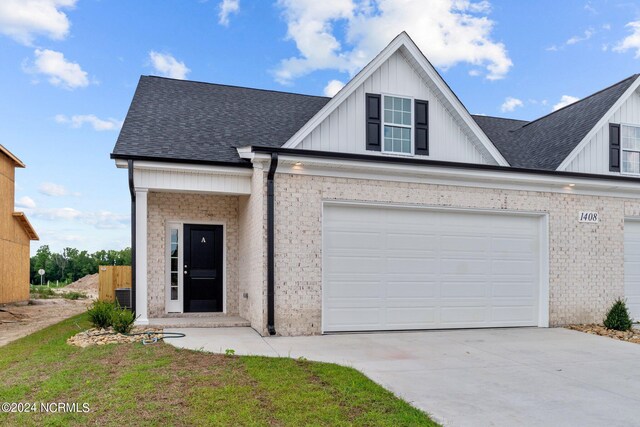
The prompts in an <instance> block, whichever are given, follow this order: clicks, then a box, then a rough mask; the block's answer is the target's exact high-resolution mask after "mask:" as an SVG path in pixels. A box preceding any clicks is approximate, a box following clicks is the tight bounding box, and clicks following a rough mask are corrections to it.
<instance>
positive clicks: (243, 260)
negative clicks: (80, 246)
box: [133, 162, 266, 333]
mask: <svg viewBox="0 0 640 427" xmlns="http://www.w3.org/2000/svg"><path fill="white" fill-rule="evenodd" d="M133 171H134V179H133V182H134V188H135V243H134V245H135V248H136V254H135V257H136V260H135V263H136V268H135V272H136V280H135V283H136V290H135V307H136V314H137V315H138V319H137V324H140V325H150V326H154V327H161V328H172V327H176V328H194V327H195V328H219V327H246V326H251V327H253V328H254V329H256V330H257V331H259V332H261V333H263V332H264V330H265V328H266V318H265V307H266V301H265V293H264V291H263V286H264V277H266V274H265V271H264V267H263V263H262V254H263V246H264V242H263V239H262V238H261V237H262V236H263V233H262V229H263V224H262V222H261V221H260V219H262V218H263V214H262V209H263V203H262V191H256V194H255V195H254V194H252V191H251V190H252V183H253V181H254V179H258V180H259V178H260V177H261V175H262V170H261V169H260V170H253V169H248V168H242V169H239V168H238V169H233V170H232V169H228V168H218V167H215V166H193V167H192V166H191V165H189V166H186V165H175V164H158V163H152V162H137V163H134V168H133Z"/></svg>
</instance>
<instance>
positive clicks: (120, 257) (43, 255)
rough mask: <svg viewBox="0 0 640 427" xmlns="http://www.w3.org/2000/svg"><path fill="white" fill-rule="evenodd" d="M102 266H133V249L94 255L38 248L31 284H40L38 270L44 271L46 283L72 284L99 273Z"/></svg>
mask: <svg viewBox="0 0 640 427" xmlns="http://www.w3.org/2000/svg"><path fill="white" fill-rule="evenodd" d="M100 265H131V248H125V249H122V250H120V251H116V250H100V251H97V252H94V253H89V252H87V251H81V250H78V249H75V248H65V249H63V250H62V251H61V252H51V250H50V249H49V246H48V245H43V246H40V248H38V250H37V251H36V254H35V255H34V256H32V257H31V283H33V284H40V275H39V274H38V270H40V269H41V268H42V269H44V271H45V274H44V282H45V283H46V282H47V281H50V282H55V281H60V282H65V283H70V282H73V281H76V280H78V279H80V278H81V277H84V276H86V275H87V274H94V273H97V272H98V266H100Z"/></svg>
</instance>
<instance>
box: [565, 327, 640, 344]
mask: <svg viewBox="0 0 640 427" xmlns="http://www.w3.org/2000/svg"><path fill="white" fill-rule="evenodd" d="M567 329H572V330H574V331H580V332H585V333H587V334H592V335H600V336H603V337H609V338H614V339H617V340H620V341H629V342H632V343H636V344H640V329H631V330H629V331H625V332H622V331H616V330H614V329H607V328H605V327H604V326H602V325H569V326H567Z"/></svg>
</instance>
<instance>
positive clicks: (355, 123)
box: [297, 51, 495, 164]
mask: <svg viewBox="0 0 640 427" xmlns="http://www.w3.org/2000/svg"><path fill="white" fill-rule="evenodd" d="M366 93H378V94H380V93H381V94H389V95H397V96H406V97H412V98H415V99H422V100H427V101H429V152H430V155H429V156H416V157H418V158H428V159H433V160H446V161H456V162H467V163H481V164H495V162H494V161H493V160H488V159H487V158H486V157H485V156H483V154H482V153H481V152H480V151H479V150H478V149H477V148H476V145H474V143H473V142H472V139H471V138H473V137H472V136H471V135H470V131H465V130H464V128H463V126H462V125H461V124H460V122H459V121H458V120H456V118H455V117H454V115H453V114H452V113H451V112H450V111H449V109H448V108H447V107H446V106H445V104H443V103H442V102H441V101H440V99H438V96H436V93H435V91H434V90H433V89H432V88H431V87H430V85H429V84H427V82H425V80H424V79H423V78H422V77H421V76H420V75H419V74H418V73H417V72H416V71H415V70H414V68H413V67H412V66H411V65H410V64H409V62H407V60H406V59H405V57H404V56H403V54H402V53H401V52H400V51H397V52H396V53H394V54H393V55H392V56H391V57H389V59H388V60H387V61H385V62H384V63H383V64H382V65H381V66H380V67H379V68H378V69H377V70H376V71H375V72H374V73H373V74H372V75H371V76H370V77H369V78H368V79H367V80H365V81H364V83H363V84H362V85H361V86H360V87H358V88H357V89H356V90H355V91H354V92H353V93H352V94H351V95H350V96H349V97H348V98H347V99H346V100H345V101H344V102H343V103H342V104H341V105H340V106H339V107H338V108H337V109H336V110H335V111H334V112H333V113H331V114H330V115H329V117H328V118H327V119H326V120H324V121H323V122H322V123H321V124H320V125H319V126H318V127H317V128H316V129H314V130H313V131H312V132H311V133H310V134H309V135H308V136H307V137H306V138H305V139H304V140H303V141H302V142H301V144H300V145H299V146H298V147H297V148H302V149H308V150H321V151H333V152H342V153H358V154H370V155H384V154H381V153H379V152H375V151H367V150H366V135H365V123H366V118H365V94H366Z"/></svg>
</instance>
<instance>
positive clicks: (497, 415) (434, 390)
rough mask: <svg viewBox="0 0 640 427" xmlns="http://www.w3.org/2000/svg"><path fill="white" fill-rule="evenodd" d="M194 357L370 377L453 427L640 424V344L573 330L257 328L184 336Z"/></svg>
mask: <svg viewBox="0 0 640 427" xmlns="http://www.w3.org/2000/svg"><path fill="white" fill-rule="evenodd" d="M172 331H175V332H183V333H185V334H186V335H187V337H186V338H182V339H175V340H167V342H169V343H171V344H173V345H176V346H179V347H185V348H191V349H200V350H206V351H211V352H217V353H223V352H224V351H225V349H233V350H235V352H236V354H240V355H264V356H274V357H278V356H281V357H293V358H298V357H301V356H303V357H306V358H307V359H309V360H317V361H323V362H333V363H339V364H342V365H346V366H352V367H354V368H356V369H358V370H360V371H362V372H364V373H365V374H366V375H367V376H368V377H370V378H371V379H372V380H374V381H376V382H378V383H379V384H381V385H382V386H384V387H386V388H387V389H389V390H391V391H393V392H394V393H396V394H397V395H398V396H400V397H402V398H404V399H405V400H407V401H408V402H410V403H412V404H413V405H415V406H416V407H418V408H420V409H422V410H424V411H426V412H428V413H430V414H431V415H432V416H433V417H434V418H435V419H436V420H438V421H440V422H441V423H443V424H445V425H447V426H510V427H511V426H519V425H526V426H583V427H584V426H602V425H606V426H607V427H613V426H630V425H638V423H640V345H638V344H632V343H626V342H622V341H617V340H613V339H610V338H605V337H599V336H594V335H588V334H584V333H581V332H576V331H569V330H566V329H537V328H524V329H484V330H456V331H431V332H407V333H374V334H348V335H346V334H345V335H327V336H313V337H269V338H263V337H261V336H260V335H258V334H257V333H256V332H255V331H254V330H252V329H250V328H224V329H175V330H172Z"/></svg>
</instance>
